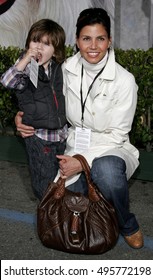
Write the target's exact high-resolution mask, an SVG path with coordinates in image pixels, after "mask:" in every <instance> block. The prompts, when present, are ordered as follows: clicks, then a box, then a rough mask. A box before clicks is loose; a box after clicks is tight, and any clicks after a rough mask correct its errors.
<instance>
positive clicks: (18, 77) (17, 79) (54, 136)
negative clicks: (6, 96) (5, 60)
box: [0, 59, 68, 142]
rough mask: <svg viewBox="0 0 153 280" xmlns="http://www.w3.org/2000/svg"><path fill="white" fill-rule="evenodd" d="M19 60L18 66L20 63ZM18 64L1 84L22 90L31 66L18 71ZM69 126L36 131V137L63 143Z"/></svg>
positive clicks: (8, 71)
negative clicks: (24, 78) (24, 79)
mask: <svg viewBox="0 0 153 280" xmlns="http://www.w3.org/2000/svg"><path fill="white" fill-rule="evenodd" d="M18 61H19V59H18V60H17V62H16V64H17V63H18ZM16 64H15V65H13V66H12V67H10V68H9V69H8V70H7V71H6V72H5V73H4V74H3V75H2V77H1V80H0V82H1V83H2V85H3V86H4V87H6V88H11V89H21V88H22V83H21V81H22V77H23V75H28V76H29V73H30V64H28V65H27V67H26V68H25V70H24V71H23V72H22V71H18V70H17V68H16ZM67 133H68V126H67V124H66V125H65V126H64V127H63V128H62V129H57V130H48V129H36V130H35V135H37V136H38V137H39V138H41V139H43V140H46V141H51V142H59V141H61V142H63V141H64V140H65V139H66V138H67Z"/></svg>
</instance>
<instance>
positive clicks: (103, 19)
mask: <svg viewBox="0 0 153 280" xmlns="http://www.w3.org/2000/svg"><path fill="white" fill-rule="evenodd" d="M96 23H99V24H102V25H103V26H104V28H105V30H106V32H107V34H108V38H110V36H111V35H110V32H111V31H110V30H111V22H110V17H109V15H108V14H107V12H106V11H105V10H104V9H101V8H89V9H85V10H83V11H82V12H81V13H80V15H79V17H78V20H77V23H76V37H77V38H79V35H80V31H81V29H82V28H83V27H85V26H86V25H93V24H96Z"/></svg>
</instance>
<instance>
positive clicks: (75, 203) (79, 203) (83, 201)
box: [63, 190, 89, 213]
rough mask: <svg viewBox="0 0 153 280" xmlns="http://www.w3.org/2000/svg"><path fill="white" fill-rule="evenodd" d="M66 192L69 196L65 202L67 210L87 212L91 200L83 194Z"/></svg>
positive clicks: (65, 198)
mask: <svg viewBox="0 0 153 280" xmlns="http://www.w3.org/2000/svg"><path fill="white" fill-rule="evenodd" d="M66 192H67V194H66V196H65V197H64V198H63V200H64V202H65V205H66V206H67V208H68V209H69V210H71V211H72V212H78V213H81V212H85V211H86V209H87V207H88V205H89V199H88V198H87V197H85V196H84V195H83V194H81V193H77V192H76V193H74V192H71V191H68V190H66Z"/></svg>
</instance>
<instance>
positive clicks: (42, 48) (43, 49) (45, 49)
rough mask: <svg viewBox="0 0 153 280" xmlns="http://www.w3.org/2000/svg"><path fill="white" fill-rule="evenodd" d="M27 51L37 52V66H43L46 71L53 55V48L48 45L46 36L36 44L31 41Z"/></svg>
mask: <svg viewBox="0 0 153 280" xmlns="http://www.w3.org/2000/svg"><path fill="white" fill-rule="evenodd" d="M29 49H36V50H37V58H36V60H37V62H38V64H39V65H43V66H44V68H45V69H47V67H48V64H49V62H50V60H51V58H52V56H53V55H54V47H53V45H52V44H51V43H49V40H48V36H47V35H44V36H43V37H42V38H41V40H40V41H39V42H38V41H37V42H34V41H31V42H30V44H29Z"/></svg>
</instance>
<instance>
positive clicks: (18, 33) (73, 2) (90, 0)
mask: <svg viewBox="0 0 153 280" xmlns="http://www.w3.org/2000/svg"><path fill="white" fill-rule="evenodd" d="M114 2H115V0H16V1H15V2H14V4H13V5H12V6H11V8H10V9H9V10H8V11H6V12H5V13H4V14H1V15H0V45H1V46H6V47H7V46H18V47H20V48H24V44H25V40H26V36H27V33H28V31H29V29H30V27H31V25H32V23H34V22H35V21H37V20H39V19H42V18H50V19H53V20H55V21H57V22H58V23H59V24H60V25H62V26H63V28H64V30H65V32H66V44H67V45H69V44H70V45H74V44H75V24H76V20H77V17H78V15H79V13H80V12H81V11H82V10H83V9H85V8H88V7H103V8H105V9H106V10H107V11H108V13H109V15H110V17H111V22H112V37H113V34H114V5H115V4H114Z"/></svg>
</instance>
